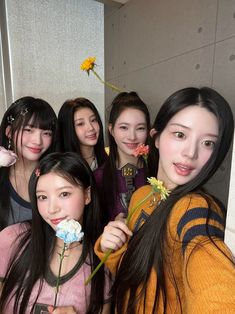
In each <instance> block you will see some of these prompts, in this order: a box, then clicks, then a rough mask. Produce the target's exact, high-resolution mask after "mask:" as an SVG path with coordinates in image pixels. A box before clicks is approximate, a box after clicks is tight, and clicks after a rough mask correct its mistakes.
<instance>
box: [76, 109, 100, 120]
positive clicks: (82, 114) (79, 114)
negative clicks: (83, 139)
mask: <svg viewBox="0 0 235 314" xmlns="http://www.w3.org/2000/svg"><path fill="white" fill-rule="evenodd" d="M94 115H95V113H94V112H93V111H92V110H91V109H90V108H79V109H77V110H76V111H75V113H74V119H82V118H87V117H90V116H94Z"/></svg>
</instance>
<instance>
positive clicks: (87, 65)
mask: <svg viewBox="0 0 235 314" xmlns="http://www.w3.org/2000/svg"><path fill="white" fill-rule="evenodd" d="M95 60H96V58H95V57H89V58H87V59H86V60H84V61H83V62H82V64H81V65H80V68H81V70H82V71H86V72H87V74H88V75H89V74H90V71H92V72H93V73H94V75H95V76H96V77H97V78H98V80H99V81H100V82H101V83H103V84H105V85H106V86H108V87H110V88H111V89H112V90H114V91H115V92H119V93H120V92H121V91H122V90H121V89H120V88H118V87H116V86H114V85H113V84H110V83H109V82H106V81H104V80H102V78H101V77H100V76H99V74H98V73H97V72H96V71H95V70H94V67H95V66H96V64H95Z"/></svg>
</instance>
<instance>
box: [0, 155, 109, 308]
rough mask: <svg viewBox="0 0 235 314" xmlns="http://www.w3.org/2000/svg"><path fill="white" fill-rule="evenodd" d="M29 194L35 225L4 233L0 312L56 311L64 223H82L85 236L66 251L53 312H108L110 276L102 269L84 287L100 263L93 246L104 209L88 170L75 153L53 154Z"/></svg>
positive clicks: (43, 162)
mask: <svg viewBox="0 0 235 314" xmlns="http://www.w3.org/2000/svg"><path fill="white" fill-rule="evenodd" d="M29 191H30V199H31V202H32V206H33V218H32V223H31V222H26V223H21V224H16V225H13V226H9V227H7V228H5V229H4V230H3V231H2V232H1V233H0V251H1V256H0V277H1V281H2V294H1V298H0V313H20V314H24V313H32V312H33V313H42V312H41V311H43V310H45V311H47V309H48V306H49V305H50V307H49V310H51V306H53V304H54V298H55V286H56V279H57V276H58V271H59V263H60V254H61V252H62V248H63V241H62V240H61V239H60V238H57V237H56V236H55V230H56V227H57V225H58V224H59V222H61V221H62V220H64V219H73V220H75V221H78V222H79V223H80V224H81V225H82V231H83V232H84V238H83V241H82V243H80V242H73V243H72V244H71V245H70V246H69V247H68V249H67V250H66V251H65V257H64V259H63V262H62V268H61V276H60V288H59V292H58V297H57V306H58V308H56V310H55V311H54V312H53V313H79V314H82V313H83V314H85V313H92V314H95V313H109V304H108V292H109V288H110V287H109V284H110V282H109V277H108V275H107V274H106V276H105V274H104V271H101V272H100V273H99V274H98V275H97V277H96V278H94V280H93V281H92V283H91V284H90V285H87V286H85V280H86V279H87V277H88V276H89V274H90V272H91V271H92V270H93V268H94V267H95V266H96V265H97V264H98V258H97V257H96V256H95V255H94V254H93V245H94V243H95V240H96V239H97V237H98V235H99V234H100V233H101V228H100V223H99V221H100V220H99V217H100V210H99V206H98V203H97V194H96V190H95V188H94V180H93V175H92V172H91V170H90V168H89V166H88V165H87V164H86V163H85V162H84V161H83V159H82V158H80V157H78V156H77V154H75V153H72V152H71V153H70V152H68V153H52V154H50V155H48V156H46V157H45V158H44V159H42V160H41V161H40V162H39V165H38V168H37V169H36V170H35V172H34V173H33V174H32V176H31V179H30V182H29ZM12 296H13V298H12ZM105 302H107V304H104V303H105ZM60 307H61V308H62V309H63V311H62V310H61V311H60Z"/></svg>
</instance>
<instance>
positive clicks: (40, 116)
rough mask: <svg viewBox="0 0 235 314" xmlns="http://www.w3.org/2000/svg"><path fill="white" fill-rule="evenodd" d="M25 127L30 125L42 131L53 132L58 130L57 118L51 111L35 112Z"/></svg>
mask: <svg viewBox="0 0 235 314" xmlns="http://www.w3.org/2000/svg"><path fill="white" fill-rule="evenodd" d="M27 120H28V121H27V122H26V121H25V122H26V124H25V125H27V124H28V125H29V124H30V126H32V127H34V128H39V129H41V130H51V131H55V128H56V117H55V114H54V113H53V112H51V111H50V110H45V109H44V110H38V111H36V112H34V114H33V116H32V117H31V119H27Z"/></svg>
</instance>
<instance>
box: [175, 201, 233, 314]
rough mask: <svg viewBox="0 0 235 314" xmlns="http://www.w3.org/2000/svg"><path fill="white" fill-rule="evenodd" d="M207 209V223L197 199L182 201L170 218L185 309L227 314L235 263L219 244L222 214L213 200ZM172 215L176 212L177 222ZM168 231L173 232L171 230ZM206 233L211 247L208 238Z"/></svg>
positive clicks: (204, 206)
mask: <svg viewBox="0 0 235 314" xmlns="http://www.w3.org/2000/svg"><path fill="white" fill-rule="evenodd" d="M211 206H212V213H211V215H210V219H208V224H207V218H208V213H209V208H208V207H209V206H208V203H207V201H206V200H205V199H204V198H203V197H201V196H198V195H193V196H191V198H185V199H184V200H182V201H181V202H180V203H179V204H178V205H176V206H175V208H174V214H173V218H174V217H176V219H177V220H178V221H177V225H176V230H175V233H177V235H178V240H179V242H180V243H181V245H180V248H179V250H180V255H181V260H182V267H181V272H182V280H183V285H184V292H185V300H186V309H187V312H189V313H192V314H193V313H200V312H202V313H205V312H206V313H211V314H212V313H216V312H219V311H220V312H221V311H224V312H228V313H230V311H231V309H235V298H234V291H235V264H234V262H233V261H232V255H231V252H230V251H229V250H228V248H227V247H226V245H225V244H224V242H223V235H224V220H223V215H222V212H221V210H220V209H219V207H218V206H217V205H216V204H215V203H214V202H213V201H212V202H211V204H210V207H211ZM185 208H186V210H185ZM176 213H179V216H178V218H180V219H178V218H177V215H176ZM173 218H172V219H171V222H173V220H174V219H173ZM171 230H173V232H174V229H173V227H172V229H171ZM208 231H209V233H210V235H211V237H212V239H213V240H214V242H215V244H214V243H213V242H212V241H211V240H210V239H209V237H208V235H207V233H208ZM179 259H180V258H179ZM179 259H178V260H179Z"/></svg>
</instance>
